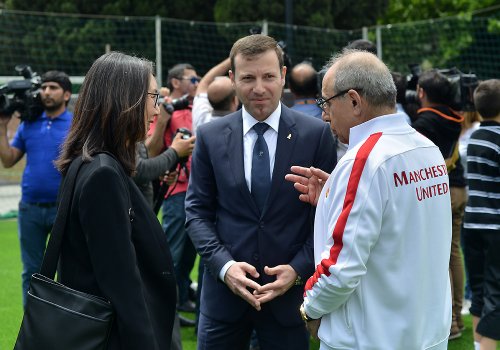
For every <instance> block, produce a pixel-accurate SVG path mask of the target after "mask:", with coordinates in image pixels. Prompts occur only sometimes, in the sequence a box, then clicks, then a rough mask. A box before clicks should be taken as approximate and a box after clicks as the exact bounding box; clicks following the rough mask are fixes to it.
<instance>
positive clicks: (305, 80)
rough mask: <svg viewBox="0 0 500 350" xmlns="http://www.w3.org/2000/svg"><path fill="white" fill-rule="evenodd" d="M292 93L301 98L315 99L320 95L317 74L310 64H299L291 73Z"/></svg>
mask: <svg viewBox="0 0 500 350" xmlns="http://www.w3.org/2000/svg"><path fill="white" fill-rule="evenodd" d="M289 78H290V80H289V83H290V91H292V93H294V94H295V96H297V97H299V98H306V97H311V98H314V97H316V95H317V94H318V83H317V72H316V70H315V69H314V67H313V66H311V65H310V64H308V63H299V64H297V65H296V66H294V67H293V68H292V70H291V72H290V77H289Z"/></svg>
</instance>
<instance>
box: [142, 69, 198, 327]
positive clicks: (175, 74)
mask: <svg viewBox="0 0 500 350" xmlns="http://www.w3.org/2000/svg"><path fill="white" fill-rule="evenodd" d="M198 82H199V78H198V75H197V74H196V71H195V69H194V67H193V66H191V65H190V64H188V63H182V64H177V65H175V66H174V67H172V68H171V69H170V70H169V71H168V77H167V87H168V88H169V89H170V92H171V93H170V98H171V102H170V103H169V102H164V103H163V104H162V105H161V106H160V112H161V115H160V116H158V117H157V118H155V119H154V121H153V123H152V124H151V129H150V131H149V133H148V135H149V136H148V138H147V139H146V146H147V148H148V151H149V155H150V157H155V156H157V155H159V154H160V153H161V152H163V151H164V150H165V149H166V148H168V147H171V145H172V141H173V140H174V138H175V135H176V134H177V133H178V132H180V133H181V134H182V136H183V137H185V138H186V139H187V140H188V141H189V142H190V143H193V142H194V140H195V138H194V137H192V136H191V130H192V112H191V109H192V106H191V103H192V101H193V98H194V96H195V94H196V88H197V86H198ZM167 101H170V100H168V99H167ZM168 113H171V115H172V116H171V118H170V120H167V121H165V118H162V117H164V116H165V114H168ZM190 167H191V158H190V157H189V158H181V159H180V160H179V161H178V163H177V164H176V167H175V169H171V170H177V171H178V173H179V175H178V177H177V181H176V182H175V183H174V184H172V185H171V186H170V188H169V190H168V192H167V193H166V195H165V200H164V201H163V214H162V217H163V220H162V222H163V230H164V231H165V234H166V235H167V240H168V244H169V246H170V252H171V253H172V259H173V262H174V266H175V272H176V277H177V284H178V287H179V310H182V311H189V312H194V311H195V307H194V302H193V301H192V300H189V299H190V298H189V290H190V284H191V280H190V278H189V274H190V272H191V270H192V268H193V266H194V261H195V259H196V251H195V250H194V247H193V244H192V243H191V240H190V239H189V238H187V235H186V232H185V230H184V223H185V221H186V213H185V210H184V199H185V198H186V190H187V186H188V179H189V171H190ZM181 325H186V326H187V325H189V326H194V321H192V320H188V319H183V318H181Z"/></svg>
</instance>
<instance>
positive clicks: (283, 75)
mask: <svg viewBox="0 0 500 350" xmlns="http://www.w3.org/2000/svg"><path fill="white" fill-rule="evenodd" d="M285 78H286V66H283V68H281V86H285V82H286V80H285Z"/></svg>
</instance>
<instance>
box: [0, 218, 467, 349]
mask: <svg viewBox="0 0 500 350" xmlns="http://www.w3.org/2000/svg"><path fill="white" fill-rule="evenodd" d="M197 271H198V268H197V267H195V268H194V269H193V272H194V275H193V276H192V277H193V280H196V272H197ZM0 281H1V285H0V286H1V287H0V350H10V349H12V348H13V347H14V342H15V341H16V336H17V332H18V330H19V325H20V324H21V319H22V298H21V258H20V253H19V241H18V239H17V222H16V220H15V219H11V220H0ZM184 315H185V316H187V317H193V315H189V314H184ZM464 321H465V325H466V327H467V329H466V330H465V332H464V334H463V336H462V338H460V339H457V340H453V341H451V342H450V344H449V346H448V349H450V350H471V349H473V345H472V332H471V318H470V316H466V317H465V319H464ZM182 344H183V348H184V350H195V349H196V336H195V334H194V330H193V328H182ZM314 349H318V344H317V343H313V342H312V343H311V350H314ZM401 350H403V349H401Z"/></svg>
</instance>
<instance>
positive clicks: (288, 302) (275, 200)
mask: <svg viewBox="0 0 500 350" xmlns="http://www.w3.org/2000/svg"><path fill="white" fill-rule="evenodd" d="M335 163H336V151H335V146H334V141H333V137H332V133H331V131H330V128H329V126H328V124H326V123H324V122H322V121H320V120H318V119H316V118H312V117H309V116H306V115H304V114H302V113H298V112H295V111H292V110H291V109H289V108H287V107H286V106H284V105H282V107H281V116H280V122H279V129H278V139H277V144H276V157H275V164H274V170H273V177H272V183H271V192H270V194H269V197H268V200H267V203H266V205H265V207H264V210H263V212H262V214H261V213H260V212H259V209H258V207H257V205H256V203H255V202H254V200H253V197H252V195H251V193H250V191H249V189H248V186H247V184H246V181H245V172H244V166H243V119H242V113H241V110H240V111H237V112H235V113H232V114H230V115H228V116H226V117H224V118H220V119H218V120H214V121H212V122H210V123H207V124H204V125H202V126H200V127H199V129H198V130H197V138H196V147H195V150H194V152H193V158H192V168H191V176H190V182H189V187H188V191H187V196H186V218H187V221H186V227H187V231H188V234H189V236H190V237H191V239H192V241H193V244H194V246H195V247H196V250H197V251H198V253H199V254H200V255H201V257H202V259H203V261H204V262H205V264H206V265H205V266H206V267H205V268H206V269H207V270H208V272H209V273H205V275H204V278H203V288H202V294H201V312H202V313H204V314H206V315H208V316H209V317H211V318H215V319H217V320H220V321H225V322H234V321H236V320H238V319H240V318H241V316H242V315H243V313H244V312H245V311H247V309H248V308H249V307H251V306H250V305H249V304H248V303H247V302H246V301H244V300H243V299H241V298H240V297H239V296H236V295H235V294H233V293H232V292H231V290H230V289H229V288H228V287H227V286H226V285H225V284H224V283H223V282H222V281H221V280H220V279H219V278H218V275H219V272H220V270H221V269H222V267H223V266H224V264H226V263H227V262H228V261H229V260H235V261H244V262H247V263H249V264H251V265H253V266H255V268H256V269H257V271H258V272H259V274H260V277H259V278H258V279H257V282H258V283H260V284H261V285H262V284H265V283H269V282H272V281H274V280H275V277H274V276H268V275H266V274H265V273H264V272H263V269H264V266H269V267H274V266H277V265H284V264H290V265H291V266H292V267H293V268H294V269H295V271H296V272H297V273H298V275H299V276H301V278H302V279H303V280H307V278H308V277H309V276H311V275H312V274H313V272H314V257H313V223H314V208H313V207H311V206H310V205H309V204H306V203H303V202H301V201H300V200H299V198H298V197H299V193H298V192H297V191H296V190H295V189H294V187H293V184H292V183H291V182H289V181H286V180H285V175H286V174H287V173H289V172H290V167H291V166H292V165H301V166H305V167H309V166H315V167H318V168H321V169H323V170H325V171H327V172H331V171H332V169H333V167H334V166H335ZM302 295H303V286H293V287H292V288H290V290H288V291H287V292H286V293H285V294H284V295H282V296H280V297H277V298H275V299H274V300H272V301H271V302H269V303H266V304H264V305H263V308H264V307H265V308H267V307H270V308H271V310H272V312H273V314H274V317H275V318H276V319H277V320H278V322H279V323H280V324H281V325H283V326H294V325H298V324H300V323H301V322H302V321H301V319H300V315H299V312H298V308H299V306H300V304H301V303H302Z"/></svg>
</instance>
